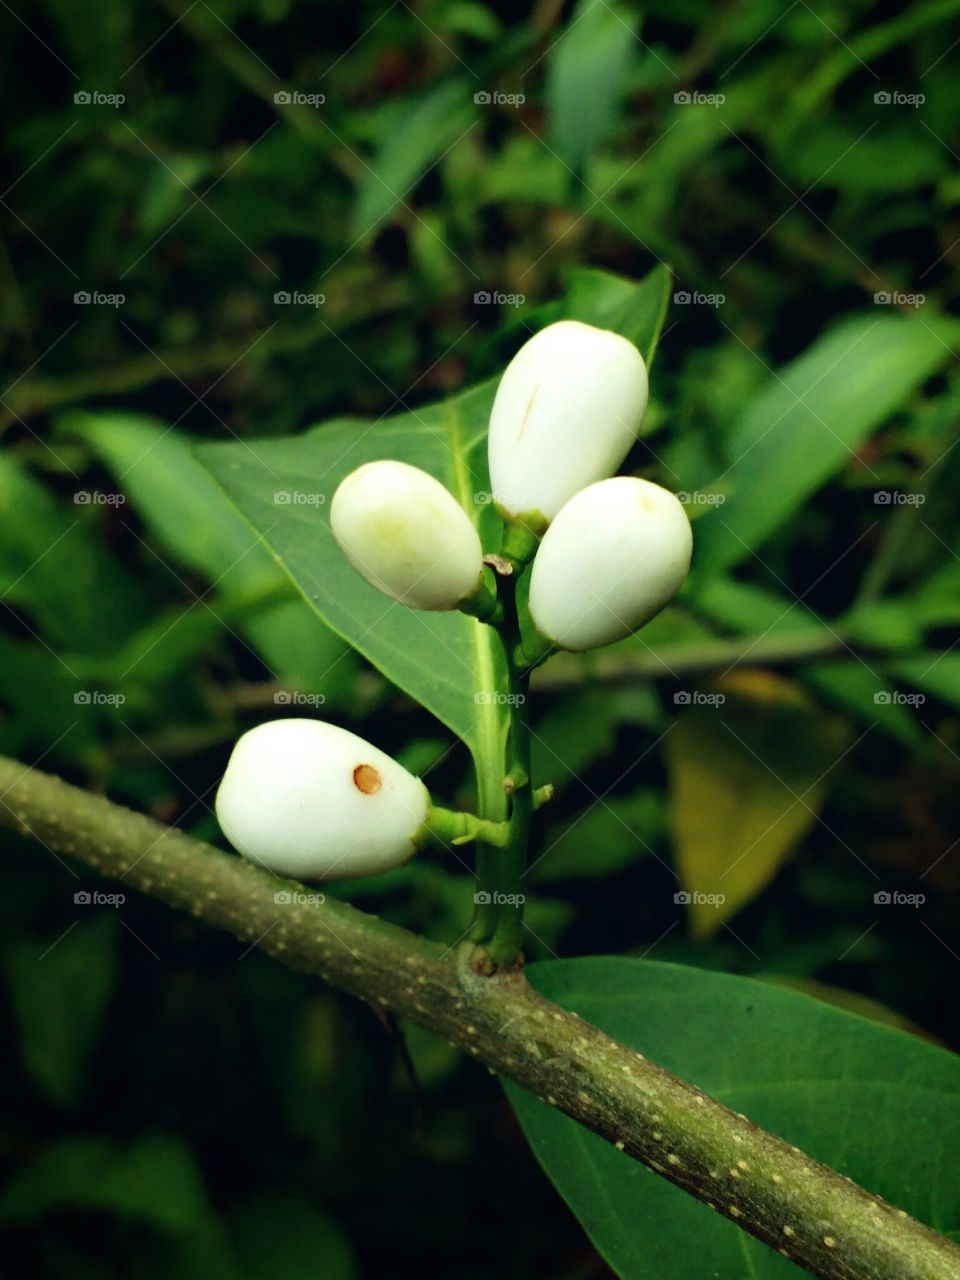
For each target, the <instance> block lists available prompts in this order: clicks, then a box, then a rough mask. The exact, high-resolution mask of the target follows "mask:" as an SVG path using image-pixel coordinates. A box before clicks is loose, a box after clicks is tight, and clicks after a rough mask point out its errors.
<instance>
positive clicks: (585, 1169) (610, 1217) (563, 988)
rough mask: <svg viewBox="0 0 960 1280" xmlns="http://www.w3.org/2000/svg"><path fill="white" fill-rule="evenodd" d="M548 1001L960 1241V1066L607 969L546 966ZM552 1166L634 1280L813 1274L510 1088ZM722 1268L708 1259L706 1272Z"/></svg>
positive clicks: (885, 1038)
mask: <svg viewBox="0 0 960 1280" xmlns="http://www.w3.org/2000/svg"><path fill="white" fill-rule="evenodd" d="M528 973H529V976H530V980H531V981H532V982H533V984H534V986H536V987H537V989H538V990H540V991H542V992H543V994H544V995H546V996H548V997H549V998H550V999H552V1000H556V1001H557V1002H558V1003H559V1004H561V1005H563V1006H564V1007H565V1008H567V1009H573V1010H575V1011H576V1012H577V1013H578V1014H580V1016H581V1017H583V1018H585V1019H587V1020H589V1021H590V1022H593V1023H596V1024H597V1025H598V1026H600V1027H602V1028H603V1030H604V1031H606V1032H608V1033H609V1034H610V1035H612V1036H615V1037H616V1038H617V1039H618V1040H621V1041H623V1042H624V1043H625V1044H628V1045H630V1046H631V1047H632V1048H634V1049H636V1050H638V1051H639V1052H642V1053H644V1054H645V1055H646V1056H647V1057H649V1058H650V1059H651V1060H652V1061H654V1062H657V1063H658V1064H659V1065H660V1066H662V1067H665V1068H666V1069H667V1070H668V1071H673V1072H675V1073H676V1074H677V1075H680V1076H682V1077H683V1078H684V1079H686V1080H689V1081H691V1082H692V1083H693V1084H695V1085H696V1086H697V1087H698V1088H700V1089H703V1090H705V1091H706V1092H707V1093H708V1094H710V1095H712V1096H713V1097H714V1098H716V1099H717V1100H718V1101H719V1102H722V1103H723V1104H724V1105H725V1106H727V1107H730V1108H731V1109H732V1110H734V1111H741V1112H743V1113H744V1114H745V1115H747V1116H749V1118H750V1119H751V1120H753V1121H754V1122H755V1123H757V1124H759V1125H762V1126H763V1127H764V1128H766V1129H769V1130H771V1131H772V1132H773V1133H775V1134H777V1135H778V1136H780V1137H781V1138H784V1139H785V1140H786V1141H787V1142H790V1143H795V1144H796V1145H797V1146H799V1147H801V1148H803V1150H805V1151H808V1152H809V1153H810V1154H811V1155H812V1156H814V1157H815V1158H816V1159H818V1160H821V1161H823V1162H824V1163H825V1164H828V1165H830V1166H831V1167H832V1168H834V1169H837V1170H838V1171H839V1172H840V1173H843V1174H845V1175H846V1176H848V1177H850V1178H852V1179H853V1180H854V1181H856V1182H859V1183H861V1184H862V1185H864V1186H866V1187H867V1188H868V1189H869V1190H870V1191H873V1192H874V1193H876V1194H877V1195H880V1196H884V1197H885V1198H886V1199H888V1200H890V1201H891V1202H892V1203H893V1204H895V1205H897V1206H898V1207H901V1208H903V1209H905V1210H906V1211H907V1212H908V1213H911V1214H913V1215H915V1216H916V1217H918V1218H919V1219H920V1220H921V1221H924V1222H926V1223H928V1224H929V1225H930V1226H932V1227H933V1228H934V1229H935V1230H937V1231H941V1232H948V1233H949V1232H956V1231H958V1230H960V1199H958V1197H957V1194H956V1188H957V1186H958V1185H960V1106H958V1103H960V1059H958V1058H957V1057H956V1056H955V1055H953V1054H950V1053H947V1052H945V1051H944V1050H942V1049H939V1048H937V1047H936V1046H934V1045H931V1044H929V1043H928V1042H926V1041H924V1040H921V1039H918V1038H914V1037H912V1036H908V1035H905V1034H903V1033H902V1032H899V1031H896V1030H893V1029H891V1028H888V1027H884V1026H881V1025H879V1024H877V1023H875V1022H868V1021H867V1020H866V1019H863V1018H860V1017H858V1016H856V1015H854V1014H849V1013H846V1012H844V1011H842V1010H840V1009H837V1008H834V1007H832V1006H830V1005H827V1004H822V1003H820V1002H819V1001H816V1000H813V999H810V998H809V997H807V996H804V995H801V994H799V993H797V992H793V991H789V990H786V989H784V988H782V987H777V986H774V985H772V984H769V983H764V982H757V981H754V980H752V979H749V978H739V977H734V976H732V975H730V974H724V973H711V972H707V971H701V970H696V969H687V968H683V967H680V966H676V965H670V964H659V963H656V962H652V961H638V960H624V959H615V958H612V957H594V958H590V959H582V960H563V961H558V962H548V963H544V964H536V965H533V966H531V967H530V969H529V970H528ZM506 1089H507V1094H508V1096H509V1098H510V1101H511V1103H512V1104H513V1106H514V1108H515V1110H516V1111H517V1114H518V1116H519V1117H520V1121H521V1124H522V1125H523V1129H524V1132H525V1133H526V1136H527V1138H528V1140H529V1142H530V1145H531V1146H532V1148H533V1150H534V1153H535V1154H536V1156H537V1159H538V1160H539V1161H540V1163H541V1164H542V1165H543V1167H544V1169H545V1170H546V1172H547V1174H548V1176H549V1177H550V1178H551V1179H552V1181H553V1182H554V1184H555V1185H556V1187H557V1189H558V1190H559V1192H560V1194H561V1195H562V1196H563V1197H564V1199H565V1200H566V1201H567V1203H568V1205H569V1206H570V1208H571V1209H572V1210H573V1212H574V1213H575V1214H576V1215H577V1217H578V1218H579V1219H580V1222H581V1223H582V1224H583V1226H584V1229H585V1230H586V1232H587V1234H588V1235H589V1236H590V1238H591V1240H592V1241H593V1242H594V1244H595V1245H596V1247H597V1248H598V1250H599V1251H600V1253H601V1254H602V1255H603V1256H604V1258H606V1260H607V1262H608V1263H609V1264H610V1266H611V1267H613V1269H614V1270H615V1271H616V1272H617V1274H618V1275H620V1276H622V1277H624V1280H651V1277H656V1280H703V1278H704V1276H705V1275H707V1274H709V1276H710V1278H711V1280H744V1277H745V1276H749V1277H750V1278H751V1280H789V1278H790V1277H793V1276H796V1275H797V1274H798V1272H797V1271H796V1269H795V1267H794V1266H793V1264H792V1263H788V1262H787V1261H785V1260H784V1259H783V1258H781V1257H780V1256H779V1255H778V1254H777V1253H775V1252H774V1251H773V1250H771V1249H768V1248H767V1247H766V1246H765V1245H762V1244H760V1243H759V1242H757V1241H755V1240H753V1239H751V1238H750V1237H749V1236H747V1235H745V1234H744V1233H743V1232H742V1231H740V1230H739V1229H738V1228H737V1227H735V1226H734V1225H733V1223H731V1222H729V1221H727V1220H726V1219H725V1218H722V1217H721V1216H720V1215H719V1214H716V1213H713V1212H711V1210H709V1209H708V1208H707V1207H706V1206H705V1205H703V1204H701V1203H699V1202H698V1201H696V1200H694V1199H692V1198H691V1197H690V1196H688V1195H686V1194H685V1193H684V1192H682V1191H680V1190H679V1189H678V1188H677V1187H674V1186H671V1185H670V1184H669V1183H667V1182H664V1181H663V1180H662V1179H661V1178H658V1177H656V1176H655V1175H654V1174H653V1173H651V1172H649V1171H648V1170H646V1169H644V1168H643V1167H642V1166H640V1165H639V1164H637V1163H636V1162H635V1161H633V1160H630V1159H629V1158H628V1157H627V1156H625V1155H623V1154H621V1153H620V1152H618V1151H616V1150H615V1149H614V1148H613V1147H612V1146H610V1145H609V1144H608V1143H606V1142H604V1141H603V1140H602V1139H601V1138H598V1137H597V1136H596V1135H595V1134H592V1133H590V1132H588V1131H587V1130H586V1129H584V1128H583V1127H582V1126H581V1125H578V1124H577V1123H576V1122H575V1121H573V1120H571V1119H570V1118H569V1117H568V1116H565V1115H563V1114H561V1113H560V1112H558V1111H557V1110H556V1108H554V1107H548V1106H546V1105H545V1104H544V1103H542V1102H540V1101H539V1099H536V1098H534V1097H533V1096H532V1095H531V1094H528V1093H526V1092H525V1091H524V1090H522V1089H520V1088H518V1087H517V1086H516V1085H512V1084H508V1085H507V1086H506ZM705 1260H708V1261H705Z"/></svg>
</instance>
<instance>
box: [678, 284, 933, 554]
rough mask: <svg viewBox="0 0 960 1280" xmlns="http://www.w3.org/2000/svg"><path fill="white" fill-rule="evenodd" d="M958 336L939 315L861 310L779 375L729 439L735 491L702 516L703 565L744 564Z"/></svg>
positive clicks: (728, 490)
mask: <svg viewBox="0 0 960 1280" xmlns="http://www.w3.org/2000/svg"><path fill="white" fill-rule="evenodd" d="M878 310H879V309H878ZM950 334H951V330H949V329H948V328H947V326H946V324H945V323H944V322H942V321H939V320H937V319H936V318H934V319H932V320H927V319H925V318H922V317H920V316H919V315H918V316H893V315H888V314H886V313H885V312H883V311H881V312H880V314H878V315H875V316H866V317H859V316H857V317H854V318H852V319H849V320H846V321H844V322H843V323H842V324H840V325H838V326H837V327H836V328H835V329H833V330H832V331H831V332H830V333H828V334H827V335H826V336H824V337H822V338H820V339H819V340H818V341H817V342H815V343H814V344H813V346H812V347H810V349H809V350H808V351H805V352H804V354H803V355H802V356H800V357H799V358H798V359H797V360H795V361H794V362H793V363H792V364H790V365H787V367H786V368H785V369H783V370H781V371H780V372H779V373H776V374H774V375H773V377H772V378H771V379H770V380H769V381H768V383H767V384H766V386H765V388H764V389H763V390H762V391H761V392H760V393H759V395H758V396H756V397H755V399H754V400H753V401H752V402H751V403H750V405H749V406H748V408H747V411H746V414H745V415H744V418H743V421H742V422H741V423H740V424H739V425H738V426H737V427H736V429H735V430H734V431H733V432H732V433H731V435H730V437H729V439H728V441H727V449H726V456H727V460H728V465H727V467H726V468H725V469H724V471H723V472H722V474H721V475H720V476H719V477H718V479H717V480H716V482H715V484H714V489H715V490H716V491H717V492H723V493H725V494H726V495H727V499H726V502H725V503H724V504H723V505H722V506H720V507H718V508H717V509H716V510H715V511H713V512H711V514H710V515H709V516H707V517H705V518H704V519H703V520H701V521H699V522H698V524H697V531H696V532H697V536H696V546H695V549H694V566H695V569H696V571H697V572H698V573H699V574H704V575H710V574H714V573H716V572H718V571H719V570H721V569H724V568H728V567H730V566H731V565H734V564H737V563H739V562H740V561H741V560H744V559H745V558H747V557H748V556H750V554H751V552H754V551H756V549H757V548H758V547H760V546H761V545H762V544H763V543H764V541H765V540H766V539H767V538H769V537H770V535H771V534H773V533H775V532H776V531H777V530H778V529H780V528H781V527H782V526H783V525H784V524H786V522H787V521H788V520H789V518H790V517H791V516H792V515H793V513H794V512H795V511H796V510H797V509H798V508H799V507H800V506H801V504H802V503H803V502H804V501H805V499H807V498H808V497H809V496H810V495H811V494H813V493H815V492H816V491H817V490H818V489H819V488H820V487H821V486H822V485H824V484H825V483H826V482H827V481H828V480H829V479H830V477H831V476H833V475H835V474H836V472H837V471H839V470H840V469H841V468H842V467H843V466H844V465H845V464H846V463H847V462H848V461H849V460H850V459H851V457H852V456H853V454H854V453H855V451H856V450H857V448H858V447H859V446H860V445H861V444H862V443H863V441H864V440H865V439H866V438H867V437H868V436H869V435H870V433H871V432H872V431H874V430H875V429H876V428H877V427H878V426H880V425H882V424H883V422H885V421H886V419H887V418H888V417H889V416H890V415H891V414H892V413H894V412H895V411H896V410H898V409H901V408H903V407H905V405H906V403H907V400H908V398H909V396H910V395H911V393H912V392H913V391H914V390H915V389H916V388H917V387H918V386H919V385H920V384H921V383H922V382H923V381H924V379H926V378H928V377H929V376H930V374H932V373H933V372H935V370H937V369H938V368H939V367H940V365H941V364H944V363H945V362H946V361H947V360H948V359H949V358H950V354H951V353H950V347H949V342H950Z"/></svg>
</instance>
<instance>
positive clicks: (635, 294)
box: [561, 265, 670, 367]
mask: <svg viewBox="0 0 960 1280" xmlns="http://www.w3.org/2000/svg"><path fill="white" fill-rule="evenodd" d="M669 302H670V268H669V267H665V266H662V265H661V266H658V267H654V268H653V270H652V271H649V272H648V273H647V274H646V275H645V276H644V278H643V279H642V280H641V281H639V282H637V281H635V280H627V279H625V278H624V277H623V276H617V275H613V274H612V273H611V272H609V271H601V270H600V269H599V268H597V267H583V268H581V269H580V270H578V271H574V272H573V273H572V274H571V277H570V286H569V288H568V290H567V296H566V298H565V299H564V301H563V306H562V308H561V311H562V315H563V317H564V318H565V319H567V320H581V321H582V322H583V323H584V324H593V325H596V326H597V327H598V328H600V329H613V330H614V332H615V333H619V334H621V335H622V336H623V337H624V338H629V340H630V341H631V342H632V343H633V344H634V345H635V346H637V347H639V349H640V352H641V354H642V356H643V358H644V360H645V361H646V362H647V366H648V367H649V366H650V364H651V362H652V361H653V355H654V352H655V351H656V348H657V343H658V342H659V340H660V331H661V329H662V328H663V321H664V317H665V316H666V314H667V306H668V304H669Z"/></svg>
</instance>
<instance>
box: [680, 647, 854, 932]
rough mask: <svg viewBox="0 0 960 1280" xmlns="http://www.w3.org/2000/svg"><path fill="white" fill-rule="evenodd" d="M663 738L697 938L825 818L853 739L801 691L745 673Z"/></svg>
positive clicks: (719, 687) (729, 679)
mask: <svg viewBox="0 0 960 1280" xmlns="http://www.w3.org/2000/svg"><path fill="white" fill-rule="evenodd" d="M711 694H712V696H715V697H718V698H722V699H725V701H723V702H721V703H720V704H719V705H717V704H713V703H709V702H701V703H699V704H694V705H691V706H690V707H689V708H688V709H687V710H686V711H684V713H683V714H682V715H681V716H680V717H679V719H678V720H677V723H676V725H675V727H674V729H673V730H672V731H671V732H670V733H668V734H667V736H666V738H665V739H664V751H665V754H666V759H667V766H668V771H669V774H670V800H671V806H672V809H673V829H674V833H675V838H676V859H677V869H678V871H679V873H680V881H681V883H682V885H683V888H684V890H686V891H687V893H688V894H689V895H690V901H689V916H690V923H691V930H692V932H693V934H694V936H695V937H708V936H709V935H710V934H712V933H714V932H715V931H716V930H717V929H718V928H719V927H720V925H721V924H722V923H723V922H724V921H725V920H729V919H730V917H731V916H733V915H734V914H735V913H736V912H737V911H739V910H740V909H741V907H743V906H745V905H746V904H747V903H748V902H751V901H752V900H753V898H755V897H756V895H757V894H758V893H759V892H760V891H761V890H762V889H763V888H764V887H765V886H766V885H767V884H768V883H769V882H770V880H772V879H773V877H774V876H775V875H776V873H777V871H778V870H779V868H780V867H781V866H782V864H783V863H784V861H785V860H786V859H787V858H788V857H789V855H790V854H791V853H792V852H793V850H794V849H795V847H796V845H797V844H798V843H799V841H800V840H801V838H802V837H803V836H804V835H805V834H806V832H807V831H808V830H809V829H810V827H811V826H813V824H814V822H815V821H816V817H817V811H818V810H819V809H820V808H821V806H822V805H823V802H824V799H825V797H826V794H827V790H828V787H829V778H830V773H831V770H832V769H833V767H834V765H835V764H836V763H837V761H838V760H839V759H840V758H841V757H842V755H843V751H844V746H845V743H846V742H847V740H848V737H849V734H848V732H847V730H846V728H845V726H844V725H843V724H842V723H841V722H840V721H838V720H836V719H834V718H831V717H830V716H827V715H826V714H824V713H823V712H822V711H818V710H817V709H816V708H815V707H814V706H813V705H812V704H811V702H810V701H809V699H808V698H807V697H806V695H805V694H804V693H803V692H802V690H800V689H799V688H798V687H797V686H796V685H794V684H792V683H791V682H789V681H787V680H785V679H783V678H782V677H781V676H777V675H774V674H773V673H772V672H769V671H762V670H756V669H752V670H746V669H744V670H741V671H735V672H732V673H730V674H729V675H727V676H726V677H724V678H723V679H721V680H718V681H716V682H715V683H714V684H712V685H711Z"/></svg>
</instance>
